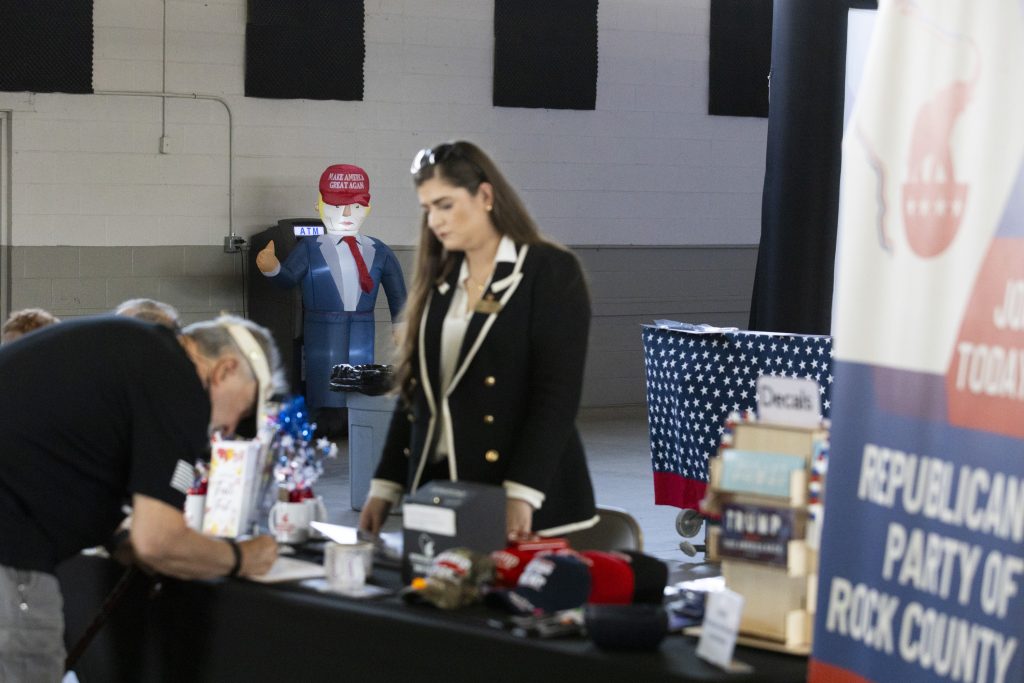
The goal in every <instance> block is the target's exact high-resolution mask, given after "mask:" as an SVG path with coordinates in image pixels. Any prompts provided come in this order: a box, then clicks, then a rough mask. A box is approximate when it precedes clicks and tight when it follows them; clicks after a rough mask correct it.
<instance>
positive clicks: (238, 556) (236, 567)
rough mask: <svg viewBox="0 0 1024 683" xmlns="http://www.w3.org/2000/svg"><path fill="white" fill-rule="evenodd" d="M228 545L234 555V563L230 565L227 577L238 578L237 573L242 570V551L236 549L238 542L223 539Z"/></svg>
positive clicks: (238, 548) (231, 539)
mask: <svg viewBox="0 0 1024 683" xmlns="http://www.w3.org/2000/svg"><path fill="white" fill-rule="evenodd" d="M224 540H225V541H227V542H228V545H230V546H231V551H232V552H233V553H234V554H235V563H234V564H233V565H231V571H229V572H228V576H229V577H232V578H234V577H236V576H238V572H239V571H240V570H241V569H242V549H241V548H240V547H238V541H236V540H235V539H233V538H225V539H224Z"/></svg>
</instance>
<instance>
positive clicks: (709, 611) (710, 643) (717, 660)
mask: <svg viewBox="0 0 1024 683" xmlns="http://www.w3.org/2000/svg"><path fill="white" fill-rule="evenodd" d="M742 614H743V596H742V595H740V594H739V593H737V592H735V591H731V590H729V589H728V588H726V589H723V590H721V591H718V592H716V593H708V597H707V602H706V603H705V605H704V625H703V627H702V628H701V631H700V641H699V642H698V643H697V656H698V657H700V658H701V659H704V660H707V661H708V662H711V663H712V664H715V665H717V666H720V667H722V668H723V669H725V670H726V671H730V670H732V653H733V650H735V649H736V636H737V635H738V634H739V630H740V615H742Z"/></svg>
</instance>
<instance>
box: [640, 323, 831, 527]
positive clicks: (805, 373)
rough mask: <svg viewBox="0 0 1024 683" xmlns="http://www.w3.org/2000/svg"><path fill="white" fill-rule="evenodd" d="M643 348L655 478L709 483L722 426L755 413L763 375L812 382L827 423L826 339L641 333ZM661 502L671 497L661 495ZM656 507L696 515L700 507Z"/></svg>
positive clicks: (828, 360)
mask: <svg viewBox="0 0 1024 683" xmlns="http://www.w3.org/2000/svg"><path fill="white" fill-rule="evenodd" d="M643 344H644V362H645V366H646V372H647V415H648V426H649V431H650V444H651V465H652V467H653V469H654V472H656V473H658V472H664V473H670V474H676V475H679V476H681V477H683V478H684V479H691V480H694V481H696V482H702V483H706V482H707V479H708V470H707V465H708V457H709V456H710V455H711V454H712V453H713V452H714V451H715V449H716V448H717V447H718V441H719V436H720V435H721V433H722V425H723V423H724V422H725V418H726V417H727V416H728V414H729V413H730V412H732V411H739V412H743V411H746V410H752V409H753V408H754V407H755V403H756V396H757V394H756V391H755V387H756V385H757V377H758V376H759V375H761V374H766V375H780V376H785V377H805V378H808V379H813V380H815V381H816V382H818V384H819V392H820V394H821V405H822V410H823V412H824V414H825V417H828V415H829V409H830V407H831V390H832V374H831V369H832V340H831V339H830V338H829V337H820V336H804V335H783V334H772V335H766V334H763V333H748V332H728V333H725V334H693V333H688V332H682V331H679V330H667V329H660V328H655V327H648V326H644V329H643ZM680 379H681V381H680ZM723 386H724V387H726V389H724V390H723V389H722V388H721V387H723ZM744 386H746V387H749V390H745V389H744ZM731 387H735V390H733V389H732V388H731ZM692 490H694V489H692V488H689V489H687V491H692ZM658 495H659V497H664V496H665V495H667V494H665V493H662V492H660V491H659V494H658ZM654 502H655V503H656V504H658V505H674V506H676V507H680V508H696V507H697V506H698V503H699V500H698V499H697V498H694V499H693V500H661V499H656V500H655V501H654Z"/></svg>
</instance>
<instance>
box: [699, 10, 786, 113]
mask: <svg viewBox="0 0 1024 683" xmlns="http://www.w3.org/2000/svg"><path fill="white" fill-rule="evenodd" d="M710 31H711V34H710V36H709V41H708V42H709V44H710V55H709V59H708V113H709V114H711V115H712V116H761V117H767V116H768V73H769V71H770V70H771V65H772V0H711V28H710Z"/></svg>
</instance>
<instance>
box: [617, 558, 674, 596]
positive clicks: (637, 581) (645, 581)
mask: <svg viewBox="0 0 1024 683" xmlns="http://www.w3.org/2000/svg"><path fill="white" fill-rule="evenodd" d="M616 555H621V556H624V557H625V558H626V559H627V560H628V562H629V565H630V568H632V570H633V602H635V603H648V604H652V605H660V604H661V603H662V602H663V601H664V599H665V586H666V585H667V584H668V565H667V564H665V563H664V562H662V561H661V560H659V559H658V558H656V557H652V556H650V555H645V554H644V553H641V552H636V551H633V550H624V551H622V552H621V553H616Z"/></svg>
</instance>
